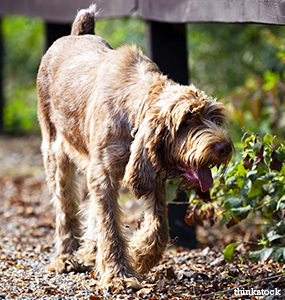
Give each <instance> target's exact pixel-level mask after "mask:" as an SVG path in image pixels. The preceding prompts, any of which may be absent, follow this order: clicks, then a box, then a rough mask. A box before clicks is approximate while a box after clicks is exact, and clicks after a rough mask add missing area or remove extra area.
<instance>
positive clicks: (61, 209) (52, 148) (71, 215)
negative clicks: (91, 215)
mask: <svg viewBox="0 0 285 300" xmlns="http://www.w3.org/2000/svg"><path fill="white" fill-rule="evenodd" d="M42 152H43V156H44V165H45V170H46V175H47V182H48V186H49V188H50V191H51V193H52V194H53V203H54V206H55V208H56V230H55V234H56V245H55V250H56V253H55V258H54V260H53V262H52V263H51V264H50V265H49V266H48V270H49V271H55V272H58V273H62V272H69V271H72V270H75V271H79V270H81V267H80V266H79V264H78V263H77V261H76V260H75V258H74V256H73V253H74V251H76V250H77V248H78V246H79V239H80V235H81V233H80V220H79V215H78V210H79V197H78V193H77V185H76V182H75V166H74V164H73V163H72V162H70V160H69V158H68V157H67V155H66V154H65V152H64V150H63V146H62V143H61V141H60V137H59V136H57V138H56V140H55V141H54V142H49V141H45V140H43V144H42Z"/></svg>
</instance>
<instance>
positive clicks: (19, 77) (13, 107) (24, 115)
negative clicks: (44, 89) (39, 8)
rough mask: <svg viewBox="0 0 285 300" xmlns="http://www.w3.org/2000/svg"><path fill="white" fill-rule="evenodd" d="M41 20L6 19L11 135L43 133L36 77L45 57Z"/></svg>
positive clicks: (7, 114) (6, 94)
mask: <svg viewBox="0 0 285 300" xmlns="http://www.w3.org/2000/svg"><path fill="white" fill-rule="evenodd" d="M43 29H44V28H43V23H42V22H41V21H39V20H35V19H28V18H25V17H4V18H3V20H2V33H3V40H4V97H5V102H6V103H5V107H4V126H5V130H6V131H8V132H14V133H21V132H26V131H30V132H32V133H38V132H39V126H38V121H37V113H36V111H37V94H36V81H35V78H36V74H37V70H38V66H39V62H40V58H41V56H42V53H43V41H44V30H43Z"/></svg>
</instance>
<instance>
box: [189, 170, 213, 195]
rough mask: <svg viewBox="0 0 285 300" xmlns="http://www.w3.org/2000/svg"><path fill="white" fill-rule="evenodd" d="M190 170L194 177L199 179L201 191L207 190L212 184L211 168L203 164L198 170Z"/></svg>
mask: <svg viewBox="0 0 285 300" xmlns="http://www.w3.org/2000/svg"><path fill="white" fill-rule="evenodd" d="M192 171H193V175H194V177H195V178H196V179H197V180H198V181H199V184H200V187H201V191H202V192H203V193H205V192H207V191H208V190H209V189H210V187H211V186H212V185H213V177H212V173H211V170H210V169H209V168H208V167H206V166H204V167H200V168H198V172H196V170H194V168H193V170H192Z"/></svg>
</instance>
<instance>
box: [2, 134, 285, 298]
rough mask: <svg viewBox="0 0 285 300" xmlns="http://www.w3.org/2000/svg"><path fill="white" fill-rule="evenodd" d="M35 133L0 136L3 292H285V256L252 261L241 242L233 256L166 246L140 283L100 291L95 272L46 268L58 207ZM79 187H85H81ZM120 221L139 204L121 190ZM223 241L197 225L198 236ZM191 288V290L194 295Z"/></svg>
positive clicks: (129, 218)
mask: <svg viewBox="0 0 285 300" xmlns="http://www.w3.org/2000/svg"><path fill="white" fill-rule="evenodd" d="M39 147H40V138H39V137H29V138H27V137H24V138H8V137H0V199H1V202H0V203H1V204H0V299H90V300H94V299H95V300H97V299H152V300H153V299H197V298H200V299H266V300H273V299H285V280H284V277H282V276H281V274H282V272H284V270H285V268H284V264H278V263H274V262H272V261H270V260H268V261H266V262H259V263H258V264H255V263H253V262H251V261H248V259H247V253H248V251H249V249H248V248H247V246H245V245H244V244H241V246H240V247H239V248H238V249H237V251H236V255H235V260H234V261H235V262H234V263H233V264H228V263H226V262H225V260H224V258H223V255H222V252H221V249H223V248H218V247H210V248H209V247H206V246H205V247H204V248H203V249H195V250H191V251H186V250H185V249H181V248H178V249H177V248H173V247H169V249H168V250H167V251H166V253H165V255H164V258H163V261H162V262H161V263H160V264H159V265H158V266H157V267H156V268H154V269H153V270H152V271H151V272H149V273H148V274H146V275H145V276H144V281H143V286H144V288H143V289H141V290H140V291H137V292H136V293H134V292H132V291H131V290H121V291H118V290H116V291H115V290H105V291H100V290H99V289H98V286H97V283H98V278H96V276H95V274H94V272H91V273H90V272H86V273H69V274H61V275H58V274H55V273H49V272H47V271H46V265H47V264H48V263H49V262H50V261H51V258H52V255H53V250H52V249H53V234H54V225H55V215H54V211H53V208H52V206H51V204H50V201H49V199H50V196H49V194H48V191H47V187H46V183H45V175H44V172H43V167H42V159H41V154H40V150H39ZM82 195H84V190H83V192H82ZM122 197H123V202H122V205H123V206H124V211H127V212H129V213H127V214H126V216H125V220H124V221H125V223H126V224H127V225H128V226H130V227H131V228H132V226H135V224H136V219H137V218H138V216H139V214H140V211H139V210H137V207H138V204H137V202H136V201H134V200H133V199H132V198H130V199H129V198H128V197H127V196H126V195H125V194H124V193H123V194H122ZM124 198H125V199H124ZM207 235H208V237H209V239H208V240H211V241H212V244H213V241H216V244H219V243H222V242H221V241H225V240H226V241H228V240H229V238H226V237H223V238H222V239H221V238H220V240H219V241H220V242H217V241H218V240H217V239H216V240H215V238H214V234H213V233H211V232H208V231H205V230H204V231H201V230H200V231H199V232H198V238H200V240H206V238H207ZM237 288H240V289H247V290H249V289H251V288H253V290H254V291H263V290H265V291H269V292H270V291H273V290H275V289H277V290H278V291H279V290H280V293H281V295H282V296H280V297H279V296H264V297H257V296H238V295H237V296H236V295H234V289H237ZM195 296H196V297H195Z"/></svg>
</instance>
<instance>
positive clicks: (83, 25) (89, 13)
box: [71, 4, 96, 35]
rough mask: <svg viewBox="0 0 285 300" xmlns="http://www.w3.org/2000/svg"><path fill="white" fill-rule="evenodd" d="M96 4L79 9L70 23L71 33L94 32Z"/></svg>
mask: <svg viewBox="0 0 285 300" xmlns="http://www.w3.org/2000/svg"><path fill="white" fill-rule="evenodd" d="M95 16H96V4H91V5H90V6H89V8H87V9H81V10H80V11H79V12H78V13H77V15H76V17H75V19H74V21H73V24H72V28H71V35H83V34H94V29H95Z"/></svg>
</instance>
